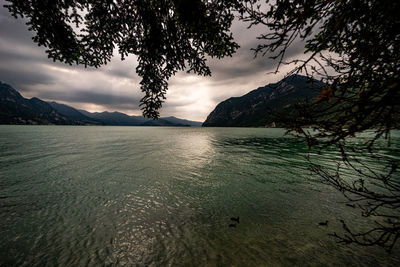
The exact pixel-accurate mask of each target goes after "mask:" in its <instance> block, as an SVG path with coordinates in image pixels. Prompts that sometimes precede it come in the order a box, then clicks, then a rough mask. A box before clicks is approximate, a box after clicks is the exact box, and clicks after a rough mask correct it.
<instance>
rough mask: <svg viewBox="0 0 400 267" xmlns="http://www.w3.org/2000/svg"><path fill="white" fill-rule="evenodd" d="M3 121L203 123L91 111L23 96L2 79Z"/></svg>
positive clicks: (0, 102)
mask: <svg viewBox="0 0 400 267" xmlns="http://www.w3.org/2000/svg"><path fill="white" fill-rule="evenodd" d="M0 124H56V125H109V126H194V127H199V126H201V122H197V121H189V120H184V119H179V118H175V117H166V118H160V119H158V120H152V119H148V118H144V117H142V116H129V115H127V114H124V113H120V112H107V111H105V112H101V113H99V112H94V113H91V112H88V111H85V110H77V109H75V108H73V107H71V106H68V105H65V104H60V103H57V102H45V101H43V100H40V99H39V98H36V97H33V98H31V99H26V98H24V97H23V96H22V95H21V94H20V93H19V92H18V91H17V90H15V89H14V88H12V87H11V86H10V85H8V84H6V83H3V82H0Z"/></svg>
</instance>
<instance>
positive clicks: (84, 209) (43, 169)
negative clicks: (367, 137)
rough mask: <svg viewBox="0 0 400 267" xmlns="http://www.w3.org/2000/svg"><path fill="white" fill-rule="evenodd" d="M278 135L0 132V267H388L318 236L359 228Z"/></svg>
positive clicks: (395, 145) (151, 130)
mask: <svg viewBox="0 0 400 267" xmlns="http://www.w3.org/2000/svg"><path fill="white" fill-rule="evenodd" d="M283 133H284V130H282V129H247V128H175V127H171V128H169V127H168V128H157V127H95V126H92V127H83V126H78V127H74V126H0V266H8V265H16V266H24V265H25V266H55V265H61V266H98V265H112V266H113V265H117V266H123V265H126V266H131V265H138V266H168V265H170V266H232V265H235V266H400V253H399V252H400V250H399V246H400V244H397V247H395V250H394V251H393V252H392V253H391V254H388V253H387V252H385V251H384V250H382V249H380V248H375V247H369V248H368V247H359V246H344V245H339V244H337V243H336V240H335V239H333V238H331V237H330V236H329V234H330V233H333V232H334V231H336V232H338V233H340V232H341V231H342V230H341V229H342V228H341V224H340V222H339V219H345V220H346V221H349V222H352V224H351V225H352V226H355V227H358V226H359V227H363V226H365V223H366V222H365V221H364V220H362V219H361V218H360V211H359V210H357V209H353V208H351V207H348V206H345V204H344V203H340V202H342V201H343V197H342V196H341V195H340V193H338V192H336V191H335V190H333V189H332V188H330V187H328V186H325V185H322V184H321V183H320V182H318V179H317V177H313V175H310V172H309V171H307V170H306V168H307V163H306V160H305V159H304V156H305V155H307V153H308V152H309V150H308V149H307V147H306V145H304V144H303V143H298V142H296V140H295V139H294V138H290V137H287V136H286V137H285V136H284V135H283ZM399 148H400V135H399V134H398V133H397V135H396V134H394V135H393V137H392V149H394V151H399V150H398V149H399ZM396 149H397V150H396ZM382 151H383V152H382V153H385V150H384V149H383V150H382ZM388 153H389V152H388ZM391 153H393V150H392V152H391ZM338 156H339V155H338V154H337V152H335V151H327V152H325V153H323V154H322V155H320V156H319V157H320V159H321V161H323V162H325V163H326V164H334V161H335V160H336V159H337V158H338ZM395 156H400V155H399V154H397V155H395ZM237 216H239V217H240V223H239V224H238V223H235V224H236V227H229V224H231V223H234V222H233V221H231V220H230V218H231V217H237ZM325 220H329V224H328V226H319V225H318V223H319V222H321V221H325Z"/></svg>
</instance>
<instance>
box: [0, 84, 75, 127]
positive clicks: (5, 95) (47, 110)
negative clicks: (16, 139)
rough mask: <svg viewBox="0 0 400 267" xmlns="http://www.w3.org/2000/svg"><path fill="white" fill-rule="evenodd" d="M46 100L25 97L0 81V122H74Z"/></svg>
mask: <svg viewBox="0 0 400 267" xmlns="http://www.w3.org/2000/svg"><path fill="white" fill-rule="evenodd" d="M75 123H76V122H75V121H73V120H71V119H69V118H67V117H66V116H63V115H62V114H60V113H59V112H58V111H57V110H55V109H54V108H53V107H52V106H51V105H49V104H48V103H47V102H45V101H42V100H40V99H39V98H36V97H33V98H31V99H26V98H24V97H23V96H21V94H20V93H18V92H17V91H16V90H15V89H14V88H12V87H11V86H10V85H8V84H5V83H2V82H0V124H75Z"/></svg>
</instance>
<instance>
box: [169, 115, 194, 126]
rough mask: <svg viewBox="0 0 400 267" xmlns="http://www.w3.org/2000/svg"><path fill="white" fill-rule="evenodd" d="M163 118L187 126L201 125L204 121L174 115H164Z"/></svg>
mask: <svg viewBox="0 0 400 267" xmlns="http://www.w3.org/2000/svg"><path fill="white" fill-rule="evenodd" d="M161 119H163V120H167V121H169V122H172V123H176V124H182V125H185V126H192V127H201V125H202V123H201V122H199V121H189V120H183V119H179V118H176V117H174V116H170V117H163V118H161Z"/></svg>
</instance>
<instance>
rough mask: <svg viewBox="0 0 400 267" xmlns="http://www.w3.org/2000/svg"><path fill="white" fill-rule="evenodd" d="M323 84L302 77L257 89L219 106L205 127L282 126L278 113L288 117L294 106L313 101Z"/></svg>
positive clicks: (294, 76) (292, 77) (211, 114)
mask: <svg viewBox="0 0 400 267" xmlns="http://www.w3.org/2000/svg"><path fill="white" fill-rule="evenodd" d="M323 86H326V85H325V84H324V83H322V82H320V81H317V80H315V79H311V78H309V77H306V76H302V75H297V74H294V75H291V76H289V77H287V78H285V79H283V80H282V81H280V82H277V83H272V84H268V85H266V86H263V87H259V88H257V89H256V90H253V91H251V92H249V93H247V94H245V95H243V96H241V97H231V98H229V99H227V100H225V101H222V102H221V103H219V104H218V105H217V106H216V108H215V109H214V110H213V111H212V112H211V113H210V114H209V115H208V117H207V119H206V120H205V121H204V123H203V126H205V127H210V126H211V127H221V126H223V127H265V126H273V127H275V126H277V127H284V126H285V125H284V122H283V121H280V120H279V117H278V116H277V114H279V113H285V114H290V113H292V112H293V110H294V106H295V104H296V103H298V102H301V101H304V100H306V99H315V98H316V97H317V96H318V94H319V93H320V92H321V88H322V87H323Z"/></svg>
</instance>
